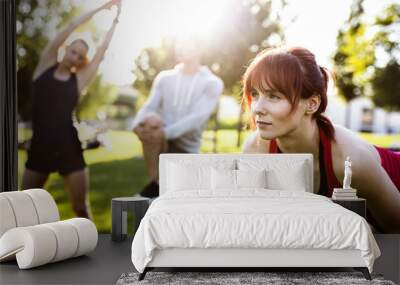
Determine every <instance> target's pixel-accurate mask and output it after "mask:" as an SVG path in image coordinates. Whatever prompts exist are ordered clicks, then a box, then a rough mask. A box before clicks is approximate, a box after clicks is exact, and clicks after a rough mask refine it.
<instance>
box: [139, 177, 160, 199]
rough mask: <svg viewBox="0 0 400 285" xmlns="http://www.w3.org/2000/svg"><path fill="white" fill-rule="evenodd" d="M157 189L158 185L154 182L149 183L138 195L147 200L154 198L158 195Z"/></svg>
mask: <svg viewBox="0 0 400 285" xmlns="http://www.w3.org/2000/svg"><path fill="white" fill-rule="evenodd" d="M159 188H160V185H158V183H157V182H156V181H151V182H150V183H149V184H147V185H146V186H145V187H144V188H143V190H142V192H140V195H141V196H143V197H147V198H156V197H158V195H159Z"/></svg>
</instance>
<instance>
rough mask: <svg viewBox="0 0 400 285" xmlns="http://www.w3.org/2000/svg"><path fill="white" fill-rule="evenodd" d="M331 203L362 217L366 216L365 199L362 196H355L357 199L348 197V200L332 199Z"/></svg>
mask: <svg viewBox="0 0 400 285" xmlns="http://www.w3.org/2000/svg"><path fill="white" fill-rule="evenodd" d="M331 200H332V202H333V203H336V204H339V205H340V206H342V207H344V208H346V209H348V210H350V211H353V212H354V213H357V214H359V215H360V216H361V217H363V218H364V219H365V218H366V216H367V214H366V213H367V201H366V200H365V199H364V198H357V199H351V200H350V199H349V200H344V199H343V200H342V199H340V200H339V199H332V198H331Z"/></svg>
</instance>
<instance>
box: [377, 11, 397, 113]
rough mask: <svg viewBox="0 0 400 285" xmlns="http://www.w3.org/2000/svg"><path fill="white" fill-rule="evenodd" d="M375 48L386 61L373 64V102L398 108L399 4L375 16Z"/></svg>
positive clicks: (389, 107)
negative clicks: (382, 54) (385, 57)
mask: <svg viewBox="0 0 400 285" xmlns="http://www.w3.org/2000/svg"><path fill="white" fill-rule="evenodd" d="M374 27H375V28H376V29H377V30H378V32H377V33H376V34H375V37H374V44H375V47H376V49H378V50H380V51H382V52H383V53H384V54H385V55H386V56H387V57H388V61H387V63H386V64H384V65H383V66H380V65H382V64H378V63H376V64H375V72H374V75H373V78H372V90H373V97H372V100H373V101H374V103H375V104H376V105H377V106H379V107H383V108H385V109H387V110H390V111H394V110H400V80H399V78H400V38H399V34H400V33H399V31H400V4H392V5H390V6H389V7H387V8H386V9H385V11H384V12H383V13H382V14H380V15H379V17H377V19H376V21H375V26H374Z"/></svg>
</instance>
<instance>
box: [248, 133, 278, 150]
mask: <svg viewBox="0 0 400 285" xmlns="http://www.w3.org/2000/svg"><path fill="white" fill-rule="evenodd" d="M270 142H271V141H270V140H264V139H262V138H261V137H260V136H259V134H258V132H257V131H253V132H252V133H250V135H249V136H248V137H247V138H246V140H245V142H244V143H243V147H242V151H243V152H244V153H269V146H270Z"/></svg>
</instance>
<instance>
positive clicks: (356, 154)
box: [332, 125, 380, 173]
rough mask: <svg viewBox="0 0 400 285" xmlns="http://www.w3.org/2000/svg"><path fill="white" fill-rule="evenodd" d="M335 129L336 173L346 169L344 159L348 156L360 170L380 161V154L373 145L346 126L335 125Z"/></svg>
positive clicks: (334, 162) (333, 146) (333, 144)
mask: <svg viewBox="0 0 400 285" xmlns="http://www.w3.org/2000/svg"><path fill="white" fill-rule="evenodd" d="M334 129H335V140H334V141H333V142H332V158H333V167H334V171H335V173H336V172H339V173H341V172H342V171H343V170H344V161H345V160H346V157H348V156H349V157H350V159H351V160H352V161H353V164H352V168H355V169H359V170H365V168H368V167H369V165H370V164H371V163H378V164H379V163H380V158H379V154H378V153H377V151H376V149H375V147H374V146H373V145H371V144H369V143H368V142H366V141H365V140H363V139H362V138H361V137H360V136H359V135H357V134H356V133H354V132H353V131H351V130H349V129H347V128H345V127H342V126H338V125H334Z"/></svg>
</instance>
